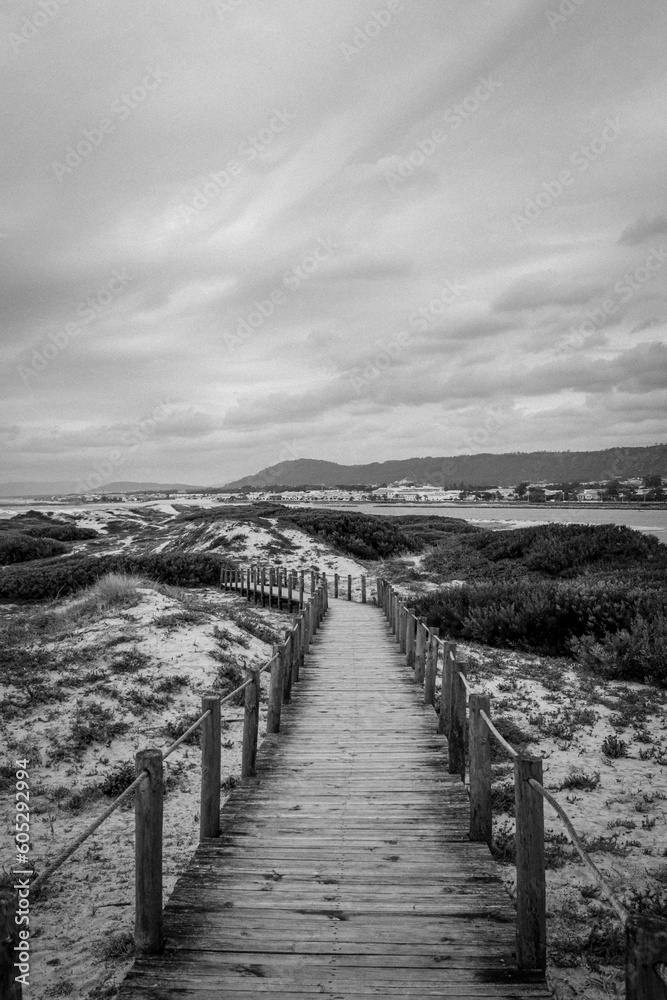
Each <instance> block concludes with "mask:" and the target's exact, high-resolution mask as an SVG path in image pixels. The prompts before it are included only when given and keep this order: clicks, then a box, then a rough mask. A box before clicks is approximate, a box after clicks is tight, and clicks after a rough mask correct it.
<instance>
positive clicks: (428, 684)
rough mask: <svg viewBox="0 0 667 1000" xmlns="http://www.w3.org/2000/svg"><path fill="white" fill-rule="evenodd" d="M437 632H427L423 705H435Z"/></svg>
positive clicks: (433, 630)
mask: <svg viewBox="0 0 667 1000" xmlns="http://www.w3.org/2000/svg"><path fill="white" fill-rule="evenodd" d="M439 650H440V643H439V642H438V630H437V629H429V630H428V648H427V651H426V671H425V673H424V704H425V705H435V679H436V676H437V673H438V652H439Z"/></svg>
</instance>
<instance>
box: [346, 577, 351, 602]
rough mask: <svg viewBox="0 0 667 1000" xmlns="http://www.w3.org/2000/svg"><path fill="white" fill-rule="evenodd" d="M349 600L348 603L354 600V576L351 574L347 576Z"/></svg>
mask: <svg viewBox="0 0 667 1000" xmlns="http://www.w3.org/2000/svg"><path fill="white" fill-rule="evenodd" d="M347 599H348V601H351V600H352V574H351V573H348V574H347Z"/></svg>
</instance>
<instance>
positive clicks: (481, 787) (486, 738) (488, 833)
mask: <svg viewBox="0 0 667 1000" xmlns="http://www.w3.org/2000/svg"><path fill="white" fill-rule="evenodd" d="M468 711H469V713H470V720H469V723H468V729H469V741H468V742H469V747H470V839H471V840H482V841H484V842H485V843H487V844H488V845H489V847H490V846H491V839H492V830H493V816H492V811H491V733H490V732H489V729H488V726H487V725H486V723H485V722H484V719H483V718H482V717H481V715H480V712H486V714H487V715H488V716H489V718H490V717H491V697H490V695H488V694H471V695H470V696H469V698H468Z"/></svg>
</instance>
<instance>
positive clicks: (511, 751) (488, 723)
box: [479, 709, 519, 757]
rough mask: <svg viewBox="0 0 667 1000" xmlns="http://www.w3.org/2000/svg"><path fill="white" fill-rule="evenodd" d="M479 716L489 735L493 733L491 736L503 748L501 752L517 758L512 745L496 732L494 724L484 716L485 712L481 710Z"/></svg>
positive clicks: (516, 752)
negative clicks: (503, 751)
mask: <svg viewBox="0 0 667 1000" xmlns="http://www.w3.org/2000/svg"><path fill="white" fill-rule="evenodd" d="M479 714H480V716H481V718H482V719H483V721H484V723H485V724H486V727H487V729H488V730H489V731H490V732H491V733H493V735H494V736H495V738H496V740H497V741H498V743H500V745H501V747H502V748H503V750H505V752H506V753H508V754H509V756H510V757H518V756H519V753H518V751H517V750H515V749H514V747H513V746H512V744H511V743H508V742H507V740H506V739H505V737H504V736H502V735H501V733H499V732H498V730H497V729H496V727H495V726H494V724H493V723H492V722H491V719H490V718H489V717H488V715H487V714H486V712H485V711H484V709H482V710H481V711H480V713H479Z"/></svg>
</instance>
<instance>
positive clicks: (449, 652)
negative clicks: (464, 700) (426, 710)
mask: <svg viewBox="0 0 667 1000" xmlns="http://www.w3.org/2000/svg"><path fill="white" fill-rule="evenodd" d="M455 658H456V644H455V643H453V642H445V643H443V651H442V689H441V691H440V718H439V720H438V732H439V733H444V734H445V736H446V737H447V739H449V734H450V733H451V731H452V681H453V678H454V660H455Z"/></svg>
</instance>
